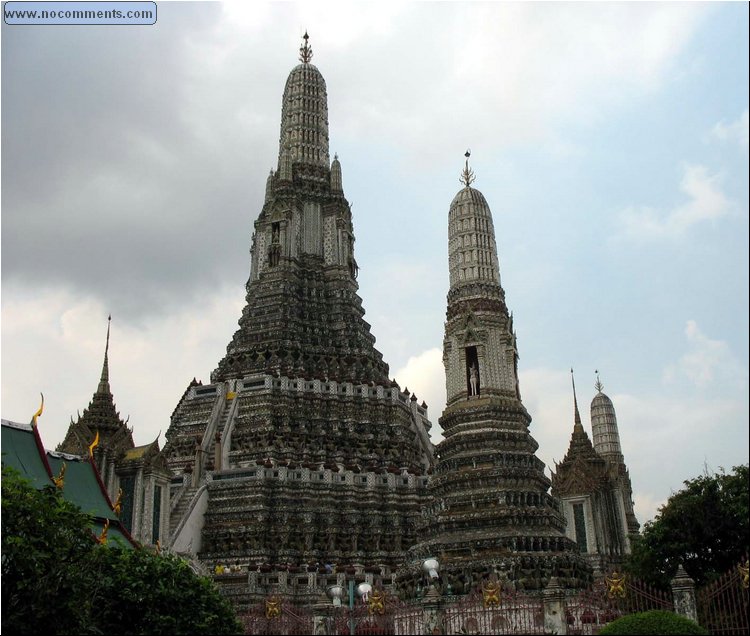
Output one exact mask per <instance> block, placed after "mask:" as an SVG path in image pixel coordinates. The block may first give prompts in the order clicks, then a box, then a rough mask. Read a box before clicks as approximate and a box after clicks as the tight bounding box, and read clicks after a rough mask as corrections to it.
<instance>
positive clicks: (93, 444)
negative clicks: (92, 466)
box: [89, 429, 99, 457]
mask: <svg viewBox="0 0 750 636" xmlns="http://www.w3.org/2000/svg"><path fill="white" fill-rule="evenodd" d="M97 446H99V429H96V437H94V441H93V442H91V444H89V457H93V456H94V449H95V448H96V447H97Z"/></svg>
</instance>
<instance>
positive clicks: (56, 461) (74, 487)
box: [2, 420, 134, 547]
mask: <svg viewBox="0 0 750 636" xmlns="http://www.w3.org/2000/svg"><path fill="white" fill-rule="evenodd" d="M38 440H39V441H38ZM45 461H46V462H47V464H48V465H49V469H50V470H51V471H52V475H53V476H55V477H56V476H58V475H59V474H60V472H61V470H62V467H63V464H64V465H65V475H64V479H63V488H62V495H63V497H64V498H65V499H66V500H67V501H69V502H71V503H73V504H75V505H76V506H78V507H79V508H80V509H81V510H82V511H83V512H85V513H86V514H89V515H91V516H92V517H93V519H92V521H91V531H92V532H93V533H94V534H95V535H96V536H100V535H101V533H102V530H103V529H104V524H105V523H106V521H105V520H106V519H109V520H110V526H109V529H108V531H107V539H108V540H112V539H114V540H118V539H119V542H121V543H122V544H123V545H125V546H130V547H132V546H133V545H134V542H133V540H132V539H130V538H129V537H128V536H127V534H126V533H125V532H123V530H122V528H121V524H120V521H119V519H118V517H117V515H116V514H115V513H114V511H113V510H112V508H111V506H110V503H109V501H108V498H107V495H106V493H105V490H104V487H103V485H102V484H101V482H100V481H99V479H98V478H97V475H98V473H97V472H96V467H95V466H94V465H93V464H91V463H90V462H88V461H86V460H84V459H82V458H81V457H78V456H76V455H66V454H64V453H52V452H50V451H44V450H43V449H42V445H41V440H40V439H39V438H38V435H37V434H35V432H34V430H33V429H32V428H31V426H30V425H29V424H17V423H15V422H9V421H8V420H2V462H3V465H5V466H12V467H13V468H15V469H16V470H18V471H19V472H20V473H21V475H23V476H24V477H25V478H26V479H28V480H29V481H30V482H31V483H32V484H33V486H34V487H35V488H39V489H41V488H44V487H45V486H50V485H52V483H53V482H52V479H51V478H50V475H49V473H48V472H47V465H45Z"/></svg>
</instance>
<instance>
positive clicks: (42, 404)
mask: <svg viewBox="0 0 750 636" xmlns="http://www.w3.org/2000/svg"><path fill="white" fill-rule="evenodd" d="M39 395H41V396H42V403H41V405H40V406H39V410H37V412H36V413H34V415H32V416H31V426H32V427H34V428H36V421H37V419H39V416H40V415H41V414H42V413H44V393H40V394H39Z"/></svg>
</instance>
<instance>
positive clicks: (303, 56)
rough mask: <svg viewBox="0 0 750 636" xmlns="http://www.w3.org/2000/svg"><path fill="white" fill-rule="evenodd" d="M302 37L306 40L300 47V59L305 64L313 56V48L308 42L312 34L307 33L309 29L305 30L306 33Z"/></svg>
mask: <svg viewBox="0 0 750 636" xmlns="http://www.w3.org/2000/svg"><path fill="white" fill-rule="evenodd" d="M302 39H303V40H304V41H305V43H304V44H303V45H302V46H301V47H299V60H300V62H302V63H303V64H307V63H308V62H309V61H310V60H311V59H312V56H313V52H312V48H310V45H309V44H308V43H307V41H308V40H309V39H310V36H309V35H307V31H305V35H303V36H302Z"/></svg>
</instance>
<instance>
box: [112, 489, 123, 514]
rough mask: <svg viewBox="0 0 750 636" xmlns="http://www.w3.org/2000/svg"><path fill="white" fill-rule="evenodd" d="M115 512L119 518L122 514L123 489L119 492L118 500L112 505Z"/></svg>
mask: <svg viewBox="0 0 750 636" xmlns="http://www.w3.org/2000/svg"><path fill="white" fill-rule="evenodd" d="M112 510H113V512H114V513H115V514H116V515H117V516H118V517H119V516H120V512H122V488H120V489H119V490H118V491H117V500H116V501H115V503H114V504H113V505H112Z"/></svg>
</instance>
